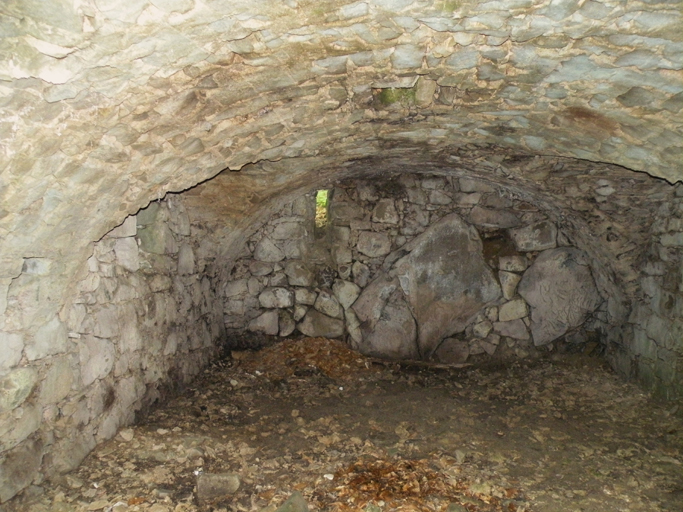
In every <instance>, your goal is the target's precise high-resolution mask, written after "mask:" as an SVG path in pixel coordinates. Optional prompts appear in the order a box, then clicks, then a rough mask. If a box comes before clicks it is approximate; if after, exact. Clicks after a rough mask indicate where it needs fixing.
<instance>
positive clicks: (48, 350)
mask: <svg viewBox="0 0 683 512" xmlns="http://www.w3.org/2000/svg"><path fill="white" fill-rule="evenodd" d="M66 342H67V331H66V325H64V324H63V323H62V322H61V321H60V320H59V318H58V317H56V316H55V317H54V318H53V319H52V320H50V321H49V322H47V323H46V324H45V325H42V326H41V327H40V328H39V329H38V330H37V331H36V334H35V336H34V337H33V343H29V344H27V346H26V358H27V359H28V360H29V361H34V360H36V359H42V358H43V357H47V356H50V355H53V354H59V353H62V352H64V351H65V350H66Z"/></svg>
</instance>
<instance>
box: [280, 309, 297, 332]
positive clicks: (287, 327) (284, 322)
mask: <svg viewBox="0 0 683 512" xmlns="http://www.w3.org/2000/svg"><path fill="white" fill-rule="evenodd" d="M278 316H279V317H280V324H279V325H280V332H279V334H280V336H289V335H290V334H292V333H293V332H294V329H296V322H295V321H294V318H293V317H292V314H291V313H290V312H289V311H287V310H286V309H281V310H280V311H279V312H278Z"/></svg>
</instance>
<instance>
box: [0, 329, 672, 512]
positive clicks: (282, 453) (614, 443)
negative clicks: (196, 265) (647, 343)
mask: <svg viewBox="0 0 683 512" xmlns="http://www.w3.org/2000/svg"><path fill="white" fill-rule="evenodd" d="M682 412H683V411H680V410H679V409H678V408H677V406H676V405H675V404H672V403H658V402H656V401H654V400H653V399H652V398H651V397H649V396H647V395H646V394H645V393H643V392H642V391H641V390H640V389H639V388H638V387H637V386H635V385H633V384H630V383H626V382H624V381H623V380H622V379H620V378H619V377H618V376H616V375H615V374H613V373H612V372H611V371H610V370H609V369H608V368H607V367H606V366H605V365H604V363H603V362H602V360H601V359H600V358H596V357H587V356H580V355H574V356H570V355H565V356H563V357H562V358H561V359H559V358H558V359H557V360H553V359H546V360H541V361H534V362H520V363H515V364H514V365H512V366H509V367H498V368H478V369H475V368H452V367H434V366H424V365H419V364H411V363H403V364H398V363H384V362H378V361H374V360H371V359H368V358H365V357H363V356H361V355H359V354H357V353H355V352H352V351H350V350H349V349H347V348H346V346H345V345H343V344H342V343H340V342H336V341H332V340H327V339H323V338H316V339H310V338H304V339H300V340H288V341H285V342H282V343H278V344H276V345H273V346H270V347H268V348H265V349H263V350H261V351H259V352H251V351H242V352H233V353H232V356H231V357H230V358H227V359H225V360H223V361H220V362H217V363H216V364H214V365H213V366H212V367H211V368H209V369H207V370H206V371H205V372H204V373H203V374H202V375H200V376H199V377H198V378H197V379H196V380H195V381H194V382H193V383H192V385H191V386H190V387H189V388H188V389H187V390H186V391H185V392H184V393H183V394H181V395H179V396H177V397H175V398H174V399H172V400H171V401H170V402H168V403H166V404H164V405H163V406H162V407H159V408H157V409H156V410H154V411H153V412H152V413H150V414H149V415H148V416H147V417H146V418H145V419H144V421H142V422H141V423H139V424H137V425H135V426H133V427H129V428H126V429H123V430H121V431H120V432H119V433H118V435H117V436H116V437H115V438H114V439H112V440H110V441H108V442H106V443H104V444H102V445H100V446H98V447H97V448H96V449H95V451H94V452H93V453H92V454H91V455H90V456H89V457H88V458H87V459H86V460H85V461H84V462H83V464H82V465H81V466H80V467H79V468H78V469H76V470H74V471H73V472H72V473H70V474H68V475H65V476H64V477H63V478H61V479H59V480H58V481H56V482H50V483H48V482H46V483H44V484H43V485H41V486H40V487H37V486H34V487H32V488H30V489H29V490H28V492H25V493H24V495H23V496H20V497H19V498H18V499H15V500H13V501H11V502H9V503H8V504H6V505H5V506H4V507H5V510H6V511H7V512H14V511H15V510H16V511H21V510H31V511H54V512H67V511H95V510H104V511H113V512H124V511H138V510H140V511H142V510H144V511H151V512H169V511H177V512H182V511H188V512H189V511H198V512H199V511H202V512H204V511H214V510H215V511H262V512H266V511H275V510H277V508H278V506H280V505H281V504H282V503H283V502H284V501H285V500H286V499H287V498H288V497H289V496H290V495H291V494H292V493H293V492H296V491H298V492H300V493H301V495H303V497H304V499H305V501H306V502H307V504H308V508H309V510H311V511H340V512H341V511H367V512H384V511H387V512H388V511H399V510H400V511H448V512H464V511H467V512H475V511H481V512H489V511H505V512H521V511H526V512H565V511H567V512H570V511H571V512H574V511H584V512H589V511H594V512H608V511H632V512H636V511H638V512H640V511H643V512H644V511H671V512H673V511H683V414H682ZM212 474H220V475H225V474H230V477H229V481H230V482H232V484H231V485H233V484H234V485H237V483H238V484H239V488H238V489H237V491H236V492H233V493H231V494H227V495H224V496H220V497H215V498H211V497H210V496H203V495H202V492H200V493H199V495H198V485H197V484H198V479H200V478H206V476H207V475H212ZM230 490H234V489H230Z"/></svg>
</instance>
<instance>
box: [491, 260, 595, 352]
mask: <svg viewBox="0 0 683 512" xmlns="http://www.w3.org/2000/svg"><path fill="white" fill-rule="evenodd" d="M518 292H519V294H520V295H521V296H522V297H524V299H525V300H526V302H527V303H528V304H529V305H530V306H531V334H532V337H533V339H534V344H535V345H537V346H538V345H545V344H547V343H550V342H551V341H553V340H554V339H557V338H558V337H560V336H562V335H563V334H564V333H565V332H567V331H568V330H569V329H571V328H573V327H578V326H579V325H581V324H582V323H583V322H584V320H585V318H586V316H587V315H588V313H590V312H592V311H594V310H595V309H596V308H597V307H598V305H599V304H600V302H601V300H602V299H601V297H600V295H599V293H598V290H597V288H596V287H595V283H594V281H593V276H592V274H591V270H590V268H589V266H588V260H587V257H586V255H585V254H584V253H583V252H582V251H580V250H578V249H573V248H568V247H563V248H559V249H551V250H548V251H544V252H542V253H541V254H539V255H538V257H537V258H536V261H534V263H533V265H531V267H529V269H528V270H527V271H526V272H525V273H524V276H523V277H522V281H521V282H520V283H519V286H518ZM501 320H502V318H501Z"/></svg>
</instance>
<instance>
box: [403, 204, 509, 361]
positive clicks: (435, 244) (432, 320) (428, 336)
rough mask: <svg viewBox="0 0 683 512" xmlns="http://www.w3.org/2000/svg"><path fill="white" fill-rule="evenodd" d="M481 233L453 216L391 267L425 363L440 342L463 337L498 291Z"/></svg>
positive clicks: (420, 238) (412, 244) (424, 235)
mask: <svg viewBox="0 0 683 512" xmlns="http://www.w3.org/2000/svg"><path fill="white" fill-rule="evenodd" d="M482 249H483V247H482V243H481V239H480V238H479V233H477V230H476V229H474V228H473V227H472V226H469V225H467V224H465V223H464V222H463V220H462V219H461V218H460V216H459V215H457V214H455V213H452V214H450V215H447V216H446V217H444V218H442V219H440V220H439V221H438V222H436V223H435V224H434V225H432V226H430V227H429V229H427V230H426V231H425V232H423V233H422V234H420V235H419V236H417V237H416V238H414V239H413V240H412V241H411V242H410V243H408V244H406V245H405V246H404V247H403V250H405V251H410V253H409V254H408V255H407V256H404V257H403V258H401V259H400V260H399V261H397V262H396V263H395V265H394V270H393V272H392V273H393V274H395V275H396V276H398V278H399V282H400V283H401V288H402V289H403V292H404V293H405V294H406V297H407V299H408V302H409V303H410V306H411V310H412V312H413V314H414V316H415V320H416V321H417V325H418V347H419V351H420V354H422V356H423V357H425V358H429V357H431V355H432V354H433V353H434V351H435V350H436V348H437V347H438V346H439V343H441V341H442V340H443V339H444V338H446V337H447V336H450V335H452V334H455V333H458V332H462V331H464V330H465V328H466V327H467V325H468V324H470V323H471V321H472V319H473V317H474V316H475V315H476V314H477V313H478V312H479V311H480V310H481V309H482V308H483V307H484V306H486V305H487V304H489V303H491V302H493V301H495V300H497V299H498V298H499V297H500V295H501V291H500V287H499V286H498V283H497V282H496V280H495V278H494V276H493V272H492V271H491V268H490V267H488V266H487V265H486V262H485V261H484V257H483V254H482Z"/></svg>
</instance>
